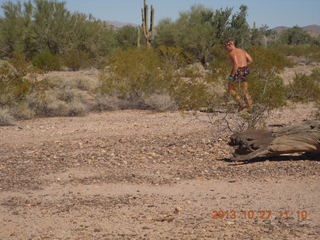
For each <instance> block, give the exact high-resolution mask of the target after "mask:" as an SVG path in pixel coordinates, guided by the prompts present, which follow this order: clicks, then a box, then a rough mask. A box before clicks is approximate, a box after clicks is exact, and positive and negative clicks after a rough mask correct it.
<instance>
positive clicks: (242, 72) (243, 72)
mask: <svg viewBox="0 0 320 240" xmlns="http://www.w3.org/2000/svg"><path fill="white" fill-rule="evenodd" d="M248 75H249V68H248V66H244V67H239V68H238V70H237V72H236V74H235V75H234V76H233V78H234V80H240V81H244V80H245V78H246V76H248Z"/></svg>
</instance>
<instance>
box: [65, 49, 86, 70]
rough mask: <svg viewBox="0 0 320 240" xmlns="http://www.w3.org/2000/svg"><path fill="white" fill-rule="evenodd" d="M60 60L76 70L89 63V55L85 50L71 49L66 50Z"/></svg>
mask: <svg viewBox="0 0 320 240" xmlns="http://www.w3.org/2000/svg"><path fill="white" fill-rule="evenodd" d="M62 61H63V63H64V65H65V66H66V67H68V68H70V69H71V70H72V71H77V70H79V69H81V68H84V67H88V66H90V65H91V61H90V55H89V54H88V53H87V52H85V51H81V50H78V49H72V50H69V51H68V52H66V53H65V54H64V56H63V59H62Z"/></svg>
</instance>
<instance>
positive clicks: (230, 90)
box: [228, 82, 242, 106]
mask: <svg viewBox="0 0 320 240" xmlns="http://www.w3.org/2000/svg"><path fill="white" fill-rule="evenodd" d="M228 93H229V94H230V95H231V96H232V97H234V98H235V99H236V101H237V102H238V104H239V105H240V106H242V99H241V97H240V96H239V94H238V93H237V91H236V90H235V88H234V82H228Z"/></svg>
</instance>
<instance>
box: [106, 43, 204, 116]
mask: <svg viewBox="0 0 320 240" xmlns="http://www.w3.org/2000/svg"><path fill="white" fill-rule="evenodd" d="M186 59H187V57H186V56H184V55H183V53H182V51H181V49H175V48H159V49H151V48H139V49H128V50H121V51H119V52H117V53H116V54H114V55H113V57H112V58H111V59H110V62H109V65H108V68H106V69H105V70H104V71H103V72H102V75H101V79H100V93H101V94H104V95H113V96H117V97H119V98H120V99H124V100H128V101H130V102H132V103H133V102H136V103H137V104H136V105H140V107H141V108H152V109H154V107H155V104H152V105H153V106H150V105H148V100H150V97H152V96H153V97H152V98H151V99H153V100H155V96H157V95H158V96H159V95H163V96H170V98H171V100H172V101H173V102H175V103H176V104H177V106H178V107H179V108H180V109H187V110H191V109H197V108H199V107H201V106H203V105H205V104H206V103H207V98H208V97H210V96H209V93H208V92H207V88H206V85H205V84H204V82H203V81H202V80H201V79H200V78H199V72H197V71H196V70H195V69H192V68H191V69H190V68H188V66H187V64H186V62H187V60H186ZM178 67H180V68H178ZM147 99H148V100H147ZM158 99H160V98H158ZM149 103H150V101H149ZM160 105H161V104H160V103H159V106H160ZM137 107H139V106H137ZM159 110H161V107H160V109H159Z"/></svg>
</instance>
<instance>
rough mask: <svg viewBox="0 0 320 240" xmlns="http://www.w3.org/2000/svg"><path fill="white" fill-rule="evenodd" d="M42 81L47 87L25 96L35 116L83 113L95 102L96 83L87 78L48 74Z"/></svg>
mask: <svg viewBox="0 0 320 240" xmlns="http://www.w3.org/2000/svg"><path fill="white" fill-rule="evenodd" d="M42 81H44V82H46V83H47V86H48V87H47V88H46V89H45V90H43V91H42V92H35V93H32V94H30V95H28V96H27V102H28V104H29V106H30V107H31V108H32V109H33V110H34V112H35V113H36V115H37V116H43V117H46V116H49V117H53V116H76V115H84V114H86V113H87V112H88V111H90V110H91V109H92V108H93V107H94V105H95V104H96V103H95V99H94V96H93V92H94V89H95V88H96V83H95V82H94V81H93V80H91V79H89V78H83V77H81V78H71V79H68V78H65V77H61V76H50V77H47V78H46V79H44V80H42Z"/></svg>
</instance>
